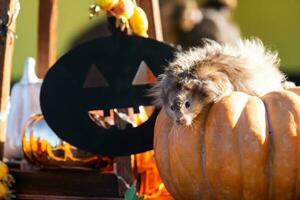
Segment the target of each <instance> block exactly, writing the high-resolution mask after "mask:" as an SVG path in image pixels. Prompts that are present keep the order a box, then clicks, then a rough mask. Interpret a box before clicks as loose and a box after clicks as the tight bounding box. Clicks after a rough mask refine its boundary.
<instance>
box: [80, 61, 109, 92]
mask: <svg viewBox="0 0 300 200" xmlns="http://www.w3.org/2000/svg"><path fill="white" fill-rule="evenodd" d="M108 86H109V84H108V82H107V81H106V80H105V78H104V76H103V75H102V73H101V72H100V71H99V70H98V68H97V67H96V65H94V64H92V66H91V68H90V70H89V72H88V73H87V75H86V78H85V81H84V84H83V88H95V87H108Z"/></svg>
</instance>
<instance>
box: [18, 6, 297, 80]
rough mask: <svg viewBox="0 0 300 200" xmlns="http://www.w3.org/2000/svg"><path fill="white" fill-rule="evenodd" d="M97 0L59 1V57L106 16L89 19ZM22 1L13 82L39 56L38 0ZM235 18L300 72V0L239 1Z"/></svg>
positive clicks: (291, 71) (290, 69)
mask: <svg viewBox="0 0 300 200" xmlns="http://www.w3.org/2000/svg"><path fill="white" fill-rule="evenodd" d="M162 1H163V0H162ZM75 2H76V3H75ZM94 2H95V0H77V1H74V0H59V20H58V33H57V34H58V37H57V39H58V41H57V48H58V49H57V53H58V57H60V56H61V55H63V54H64V53H66V51H68V48H69V46H70V44H71V42H72V41H73V40H74V38H76V36H78V35H79V33H80V32H81V31H83V30H85V29H87V28H89V27H91V26H93V25H94V24H96V23H97V22H98V21H99V20H102V19H103V16H100V17H96V18H94V19H92V20H89V18H88V7H89V5H91V4H93V3H94ZM20 3H21V11H20V14H19V17H18V21H17V35H18V39H17V40H16V45H15V50H14V59H13V71H12V79H13V81H16V80H17V79H19V78H20V75H21V72H22V70H23V63H24V60H25V58H26V57H28V56H31V57H34V58H36V55H37V16H38V0H20ZM235 20H236V22H237V23H238V25H239V26H240V29H241V32H242V34H243V36H244V37H251V36H257V37H259V38H260V39H261V40H262V41H263V42H264V43H265V44H266V45H267V46H268V47H269V48H271V49H273V50H277V51H279V55H280V57H281V60H282V62H281V65H282V68H281V69H282V70H283V71H285V72H287V73H289V74H292V75H297V74H299V75H300V0H239V1H238V8H237V10H236V12H235Z"/></svg>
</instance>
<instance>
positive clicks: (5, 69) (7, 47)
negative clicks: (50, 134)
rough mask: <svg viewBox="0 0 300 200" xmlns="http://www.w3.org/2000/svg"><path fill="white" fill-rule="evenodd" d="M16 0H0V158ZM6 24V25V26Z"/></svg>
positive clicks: (7, 96) (9, 79) (6, 112)
mask: <svg viewBox="0 0 300 200" xmlns="http://www.w3.org/2000/svg"><path fill="white" fill-rule="evenodd" d="M19 8H20V5H19V1H18V0H0V159H2V157H3V150H4V148H3V145H4V141H5V135H6V123H7V115H8V109H9V108H8V103H9V92H10V81H11V68H12V58H13V47H14V43H15V41H14V39H15V38H14V34H13V33H14V31H15V28H16V17H17V15H18V12H19ZM7 25H8V27H7Z"/></svg>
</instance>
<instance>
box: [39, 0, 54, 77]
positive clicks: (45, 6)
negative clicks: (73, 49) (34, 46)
mask: <svg viewBox="0 0 300 200" xmlns="http://www.w3.org/2000/svg"><path fill="white" fill-rule="evenodd" d="M57 16H58V1H57V0H40V3H39V22H38V23H39V24H38V59H37V60H38V65H37V67H38V76H39V77H40V78H44V76H45V74H46V73H47V71H48V69H49V68H50V67H51V66H52V65H53V64H54V62H55V61H56V29H57Z"/></svg>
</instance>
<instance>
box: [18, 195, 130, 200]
mask: <svg viewBox="0 0 300 200" xmlns="http://www.w3.org/2000/svg"><path fill="white" fill-rule="evenodd" d="M16 196H17V198H16V199H18V200H87V199H88V200H123V199H124V198H108V197H88V196H85V197H77V196H57V195H30V194H18V195H16Z"/></svg>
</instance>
